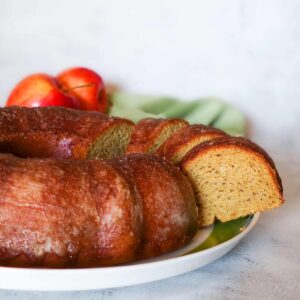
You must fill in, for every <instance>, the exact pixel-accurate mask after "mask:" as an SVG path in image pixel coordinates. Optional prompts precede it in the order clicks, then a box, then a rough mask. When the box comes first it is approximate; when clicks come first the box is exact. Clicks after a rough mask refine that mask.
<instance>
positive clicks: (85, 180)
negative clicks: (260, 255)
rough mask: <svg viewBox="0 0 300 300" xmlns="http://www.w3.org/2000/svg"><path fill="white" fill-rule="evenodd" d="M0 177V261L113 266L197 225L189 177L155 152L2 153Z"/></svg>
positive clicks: (183, 237)
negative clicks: (105, 155) (106, 156)
mask: <svg viewBox="0 0 300 300" xmlns="http://www.w3.org/2000/svg"><path fill="white" fill-rule="evenodd" d="M0 178H1V188H0V199H1V200H0V265H9V266H40V267H66V266H68V267H91V266H102V265H114V264H119V263H125V262H130V261H133V260H137V259H140V258H143V257H152V256H156V255H159V254H162V253H165V252H167V251H170V250H174V249H177V248H178V247H180V246H182V245H184V244H186V243H187V242H188V241H189V240H190V239H191V237H192V236H193V235H194V233H195V232H196V230H197V223H196V205H195V199H194V195H193V192H192V188H191V186H190V184H189V182H188V181H187V179H186V177H185V176H184V175H183V174H182V173H181V172H180V171H179V169H177V168H176V167H175V166H172V165H167V164H166V162H165V161H164V160H163V159H162V158H159V157H151V156H150V155H146V154H138V155H137V156H136V155H135V154H133V155H130V156H128V157H124V158H122V159H119V160H115V161H104V160H80V161H79V160H77V161H75V160H63V159H54V158H44V159H24V158H18V157H15V156H12V155H10V154H0ZM159 178H163V179H165V180H167V181H166V182H165V183H164V184H160V183H161V182H160V179H159ZM179 185H180V186H179Z"/></svg>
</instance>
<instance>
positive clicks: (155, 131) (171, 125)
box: [126, 118, 188, 153]
mask: <svg viewBox="0 0 300 300" xmlns="http://www.w3.org/2000/svg"><path fill="white" fill-rule="evenodd" d="M185 126H188V123H187V122H186V121H184V120H182V119H152V118H146V119H143V120H141V121H140V122H138V123H137V124H136V125H135V126H134V129H133V132H132V135H131V138H130V141H129V144H128V146H127V149H126V153H154V152H155V151H156V150H157V148H158V147H159V146H160V145H161V144H162V143H163V142H164V141H165V140H166V139H168V138H169V137H170V136H171V135H172V134H173V133H174V132H176V131H177V130H178V129H180V128H182V127H185Z"/></svg>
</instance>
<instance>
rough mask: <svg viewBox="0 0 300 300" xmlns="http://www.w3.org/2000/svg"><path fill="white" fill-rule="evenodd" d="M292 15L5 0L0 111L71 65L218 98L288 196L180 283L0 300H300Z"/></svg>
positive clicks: (267, 8)
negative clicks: (245, 123) (17, 92)
mask: <svg viewBox="0 0 300 300" xmlns="http://www.w3.org/2000/svg"><path fill="white" fill-rule="evenodd" d="M299 15H300V1H296V0H289V1H284V0H273V1H271V0H269V1H267V0H252V1H243V0H232V1H221V0H220V1H217V0H211V1H196V0H195V1H190V0H186V1H180V0H173V1H159V0H153V1H138V0H129V1H116V0H110V1H96V0H94V1H92V0H89V1H82V0H81V1H79V0H75V1H74V0H73V1H58V0H52V1H34V0H27V1H16V0H0V104H4V103H5V100H6V98H7V96H8V93H9V91H10V90H11V89H12V87H13V86H14V84H16V82H17V81H18V80H19V79H21V78H22V77H23V76H25V75H27V74H29V73H32V72H41V71H42V72H49V73H52V74H56V73H58V72H59V71H60V70H62V69H64V68H66V67H70V66H73V65H83V66H87V67H91V68H93V69H95V70H96V71H98V72H100V73H101V74H102V75H103V77H104V79H105V80H106V81H107V82H113V83H116V84H118V85H119V86H121V87H122V88H123V89H125V90H128V91H133V92H141V93H150V94H167V95H174V96H177V97H182V98H183V99H186V100H188V99H193V98H196V97H199V96H207V95H214V96H219V97H222V98H224V99H226V100H227V101H229V102H232V103H234V104H236V105H237V106H238V107H240V109H241V110H242V111H243V112H244V113H245V114H246V115H247V117H248V120H249V131H250V134H251V137H252V138H253V139H254V140H255V141H257V142H259V143H260V144H261V145H262V146H264V147H265V148H266V149H267V150H268V151H269V152H270V154H271V155H272V157H274V159H275V161H276V163H277V165H278V168H279V171H280V173H281V175H282V177H283V181H284V187H285V195H286V198H287V202H286V204H285V205H284V206H283V207H282V208H281V209H280V210H274V211H272V212H268V213H265V214H264V215H263V216H262V218H261V220H260V221H259V223H258V225H257V227H256V228H255V229H254V230H253V231H252V232H251V234H250V235H249V236H248V237H247V238H246V239H245V240H244V241H243V242H242V243H241V244H240V245H239V246H238V247H237V248H235V249H234V250H233V251H232V252H231V253H230V254H228V255H227V256H225V257H224V258H222V259H219V260H218V261H216V262H214V263H211V264H210V265H208V266H206V267H204V268H201V269H199V270H197V271H194V272H191V273H188V274H186V275H183V276H178V277H175V278H171V279H168V280H163V281H160V282H155V283H150V284H145V285H140V286H135V287H128V288H120V289H111V290H104V291H92V292H82V293H28V292H26V293H23V292H15V291H0V299H158V298H159V299H200V298H202V299H255V298H256V299H299V298H300V296H299V295H300V285H299V281H300V254H299V253H300V251H299V250H300V243H299V236H300V229H299V228H300V218H299V214H300V212H299V210H300V202H299V191H300V183H299V176H300V158H299V157H300V139H299V130H300V19H299ZM0 280H1V278H0ZM37 284H38V283H37Z"/></svg>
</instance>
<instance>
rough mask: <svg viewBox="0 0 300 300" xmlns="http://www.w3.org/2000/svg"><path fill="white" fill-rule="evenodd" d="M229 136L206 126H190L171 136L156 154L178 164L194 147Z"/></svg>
mask: <svg viewBox="0 0 300 300" xmlns="http://www.w3.org/2000/svg"><path fill="white" fill-rule="evenodd" d="M224 136H227V134H226V133H225V132H224V131H222V130H219V129H216V128H212V127H209V126H205V125H189V126H185V127H183V128H180V129H179V130H178V131H176V132H175V133H174V134H173V135H172V136H170V137H169V138H168V139H167V140H166V141H165V142H164V143H163V144H162V145H161V146H160V147H159V148H158V149H157V151H156V154H158V155H160V156H163V157H164V158H166V159H167V160H170V161H172V162H173V163H178V162H180V161H181V159H182V158H183V157H184V155H185V154H186V153H187V152H188V151H189V150H191V149H192V148H193V147H194V146H196V145H199V144H201V143H203V142H205V141H208V140H213V139H215V138H218V137H224Z"/></svg>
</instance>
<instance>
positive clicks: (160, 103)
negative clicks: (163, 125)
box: [110, 92, 246, 136]
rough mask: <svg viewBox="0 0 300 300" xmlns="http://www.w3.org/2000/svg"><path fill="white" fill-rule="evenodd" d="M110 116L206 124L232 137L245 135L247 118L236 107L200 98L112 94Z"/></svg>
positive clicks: (136, 120) (215, 99) (217, 100)
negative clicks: (186, 98)
mask: <svg viewBox="0 0 300 300" xmlns="http://www.w3.org/2000/svg"><path fill="white" fill-rule="evenodd" d="M110 100H111V102H112V107H111V109H110V115H112V116H116V117H123V118H127V119H130V120H132V121H133V122H138V121H139V120H141V119H144V118H182V119H185V120H187V121H188V122H189V123H190V124H205V125H210V126H212V127H215V128H219V129H222V130H224V131H225V132H227V133H228V134H230V135H234V136H244V135H245V127H246V126H245V123H246V122H245V118H244V116H243V114H242V113H241V112H240V111H239V110H238V109H236V108H235V107H234V106H232V105H230V104H229V103H226V102H224V101H222V100H220V99H218V98H199V99H196V100H193V101H188V102H186V101H185V102H183V101H180V99H174V98H170V97H157V96H147V95H136V94H130V93H124V92H114V93H112V94H110Z"/></svg>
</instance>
